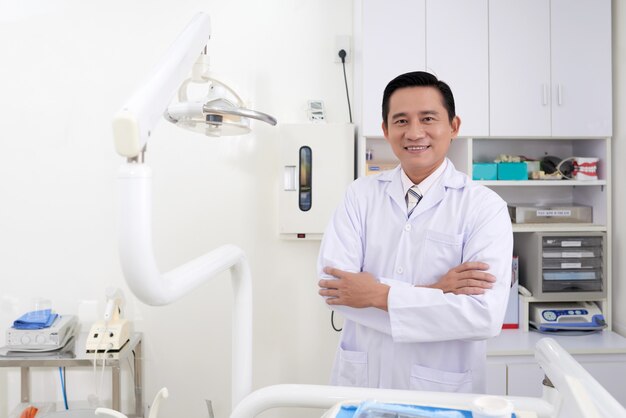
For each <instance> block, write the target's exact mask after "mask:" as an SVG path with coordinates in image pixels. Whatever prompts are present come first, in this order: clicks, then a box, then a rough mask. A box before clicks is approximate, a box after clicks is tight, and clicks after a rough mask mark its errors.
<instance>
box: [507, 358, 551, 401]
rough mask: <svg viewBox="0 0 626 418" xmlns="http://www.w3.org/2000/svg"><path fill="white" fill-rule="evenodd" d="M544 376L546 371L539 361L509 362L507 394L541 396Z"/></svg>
mask: <svg viewBox="0 0 626 418" xmlns="http://www.w3.org/2000/svg"><path fill="white" fill-rule="evenodd" d="M544 376H545V373H544V372H543V370H542V369H541V367H539V365H538V364H537V363H515V364H509V365H508V378H507V384H508V387H507V395H508V396H531V397H533V398H540V397H541V394H542V393H543V384H542V382H543V378H544Z"/></svg>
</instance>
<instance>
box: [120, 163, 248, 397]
mask: <svg viewBox="0 0 626 418" xmlns="http://www.w3.org/2000/svg"><path fill="white" fill-rule="evenodd" d="M151 177H152V174H151V170H150V168H149V167H148V166H146V165H145V164H137V163H125V164H123V165H122V166H121V167H120V172H119V180H120V188H121V190H120V191H121V193H120V200H121V205H120V216H119V219H120V229H119V247H120V248H119V252H120V260H121V265H122V271H123V272H124V277H125V278H126V282H127V284H128V287H129V288H130V289H131V291H132V292H133V294H134V295H135V296H136V297H137V298H138V299H139V300H141V301H142V302H143V303H146V304H148V305H152V306H159V305H168V304H170V303H172V302H174V301H176V300H178V299H180V298H181V297H182V296H184V295H186V294H187V293H189V292H190V291H192V290H194V289H195V288H197V287H198V286H200V285H202V284H204V283H206V282H207V281H209V280H210V279H212V278H213V277H215V276H217V275H218V274H219V273H221V272H223V271H225V270H228V269H230V270H231V279H232V285H233V292H234V305H233V330H232V406H233V408H234V406H235V405H236V404H237V403H238V402H239V401H240V400H241V399H243V398H244V396H246V395H247V394H248V393H250V391H251V390H252V280H251V276H250V269H249V266H248V262H247V259H246V257H245V254H244V253H243V251H242V250H241V249H240V248H239V247H236V246H234V245H224V246H221V247H219V248H217V249H215V250H213V251H211V252H209V253H207V254H205V255H203V256H200V257H198V258H196V259H193V260H191V261H189V262H187V263H185V264H183V265H181V266H179V267H176V268H175V269H173V270H171V271H169V272H166V273H163V274H162V273H161V272H160V271H159V269H158V267H157V265H156V261H155V258H154V252H153V247H152V192H151Z"/></svg>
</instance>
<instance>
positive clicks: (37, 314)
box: [13, 309, 59, 329]
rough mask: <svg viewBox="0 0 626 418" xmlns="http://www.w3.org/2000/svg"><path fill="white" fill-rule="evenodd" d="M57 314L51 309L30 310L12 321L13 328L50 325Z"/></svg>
mask: <svg viewBox="0 0 626 418" xmlns="http://www.w3.org/2000/svg"><path fill="white" fill-rule="evenodd" d="M58 316H59V314H57V313H54V312H52V309H43V310H41V311H30V312H27V313H25V314H24V315H22V316H21V317H19V318H18V319H16V320H15V321H13V328H15V329H42V328H48V327H49V326H51V325H52V324H53V323H54V321H55V320H56V319H57V317H58Z"/></svg>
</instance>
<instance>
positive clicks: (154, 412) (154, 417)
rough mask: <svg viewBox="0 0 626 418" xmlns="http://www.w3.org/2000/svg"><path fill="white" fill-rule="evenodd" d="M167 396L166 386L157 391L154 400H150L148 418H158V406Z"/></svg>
mask: <svg viewBox="0 0 626 418" xmlns="http://www.w3.org/2000/svg"><path fill="white" fill-rule="evenodd" d="M168 396H169V392H168V391H167V388H161V390H160V391H158V392H157V394H156V396H155V397H154V400H153V401H152V406H151V407H150V415H149V416H148V418H158V417H159V407H160V406H161V400H162V399H165V398H167V397H168Z"/></svg>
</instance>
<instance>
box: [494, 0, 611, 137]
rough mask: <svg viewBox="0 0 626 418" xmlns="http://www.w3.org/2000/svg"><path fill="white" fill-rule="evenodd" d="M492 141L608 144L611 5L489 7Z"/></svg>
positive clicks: (582, 0)
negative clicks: (595, 139)
mask: <svg viewBox="0 0 626 418" xmlns="http://www.w3.org/2000/svg"><path fill="white" fill-rule="evenodd" d="M489 74H490V75H489V77H490V99H489V101H490V107H489V109H490V135H492V136H533V137H536V136H557V137H562V136H576V137H584V136H610V135H611V132H612V117H611V109H612V101H611V3H610V0H524V1H520V0H490V2H489Z"/></svg>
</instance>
